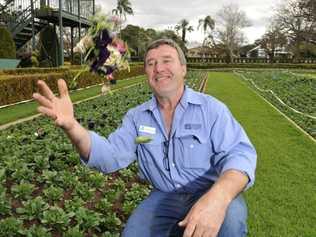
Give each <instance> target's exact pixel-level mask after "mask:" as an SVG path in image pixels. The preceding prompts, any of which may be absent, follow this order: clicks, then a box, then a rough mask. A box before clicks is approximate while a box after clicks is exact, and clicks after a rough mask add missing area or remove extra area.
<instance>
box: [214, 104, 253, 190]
mask: <svg viewBox="0 0 316 237" xmlns="http://www.w3.org/2000/svg"><path fill="white" fill-rule="evenodd" d="M211 140H212V145H213V149H214V151H215V155H214V156H213V158H212V165H213V167H215V169H216V171H217V172H218V173H219V174H222V173H224V172H225V171H227V170H230V169H234V170H238V171H240V172H243V173H245V174H246V175H247V176H248V178H249V182H248V184H247V186H246V187H245V190H246V189H248V188H249V187H251V186H252V185H253V184H254V181H255V170H256V163H257V154H256V150H255V148H254V146H253V145H252V143H251V142H250V140H249V138H248V136H247V135H246V133H245V131H244V129H243V128H242V127H241V125H240V124H239V123H238V122H237V121H236V120H235V119H234V117H233V116H232V114H231V113H230V111H229V110H228V109H227V107H226V106H223V108H222V109H221V110H220V111H219V113H218V116H217V119H216V121H215V123H214V126H213V128H212V132H211Z"/></svg>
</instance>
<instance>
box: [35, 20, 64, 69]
mask: <svg viewBox="0 0 316 237" xmlns="http://www.w3.org/2000/svg"><path fill="white" fill-rule="evenodd" d="M39 44H40V53H39V61H40V62H41V63H40V65H41V66H42V65H43V63H42V61H46V60H48V61H50V63H51V65H52V66H53V67H57V66H59V42H58V37H57V34H56V32H55V30H54V27H53V26H50V25H49V26H47V27H46V28H45V29H44V30H43V31H41V33H40V40H39ZM44 66H47V64H46V63H45V64H44Z"/></svg>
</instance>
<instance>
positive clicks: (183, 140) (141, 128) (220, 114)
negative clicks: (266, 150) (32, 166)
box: [86, 87, 257, 193]
mask: <svg viewBox="0 0 316 237" xmlns="http://www.w3.org/2000/svg"><path fill="white" fill-rule="evenodd" d="M137 136H149V137H151V138H152V140H151V141H150V142H149V143H144V144H136V143H135V138H136V137H137ZM90 137H91V152H90V155H89V160H88V162H87V163H86V165H87V166H89V167H92V168H95V169H97V170H99V171H101V172H103V173H111V172H114V171H116V170H118V169H121V168H125V167H127V166H128V165H129V164H131V163H132V162H133V161H135V160H137V162H138V165H139V169H140V176H141V177H142V178H145V179H146V180H148V181H149V182H150V183H151V185H152V186H153V187H154V188H156V189H158V190H161V191H165V192H188V193H194V192H197V191H202V190H207V189H209V188H210V187H211V185H212V183H213V182H215V181H216V180H217V179H218V177H219V176H220V175H221V174H222V173H223V172H225V171H226V170H229V169H234V170H238V171H241V172H243V173H245V174H246V175H247V176H248V178H249V183H248V184H247V187H246V188H248V187H250V186H251V185H252V184H253V183H254V179H255V168H256V159H257V155H256V151H255V149H254V147H253V145H252V144H251V142H250V141H249V139H248V137H247V135H246V133H245V131H244V130H243V128H242V127H241V126H240V124H239V123H238V122H237V121H236V120H235V119H234V118H233V116H232V114H231V113H230V112H229V110H228V109H227V107H226V106H225V105H224V104H223V103H222V102H220V101H218V100H217V99H215V98H213V97H212V96H209V95H206V94H202V93H199V92H195V91H193V90H192V89H190V88H188V87H185V90H184V93H183V95H182V97H181V99H180V102H179V103H178V105H177V107H176V110H175V113H174V118H173V122H172V128H171V130H170V134H169V136H168V135H167V134H166V130H165V126H164V121H163V117H162V114H161V112H160V109H159V106H158V103H157V100H156V98H155V96H153V97H152V98H151V100H149V101H147V102H145V103H143V104H142V105H139V106H137V107H135V108H133V109H131V110H129V111H128V112H127V114H126V115H125V117H124V118H123V121H122V124H121V126H120V127H119V128H118V129H117V130H116V131H114V132H113V133H112V134H110V135H109V137H108V138H107V139H106V138H104V137H101V136H99V135H97V134H96V133H94V132H91V131H90Z"/></svg>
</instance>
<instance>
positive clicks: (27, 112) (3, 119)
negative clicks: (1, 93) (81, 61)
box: [0, 76, 145, 125]
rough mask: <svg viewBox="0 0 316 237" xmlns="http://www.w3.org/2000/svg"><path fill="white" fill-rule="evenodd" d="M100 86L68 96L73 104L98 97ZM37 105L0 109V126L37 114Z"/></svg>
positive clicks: (136, 80)
mask: <svg viewBox="0 0 316 237" xmlns="http://www.w3.org/2000/svg"><path fill="white" fill-rule="evenodd" d="M144 80H145V76H138V77H136V78H133V79H129V80H118V81H117V84H116V85H113V86H111V89H112V90H115V89H118V88H121V87H124V86H128V85H132V84H135V83H139V82H142V81H144ZM100 92H101V86H94V87H90V88H88V89H84V90H79V91H74V92H72V93H71V94H70V97H71V100H72V101H73V102H78V101H81V100H84V99H88V98H91V97H93V96H96V95H100ZM36 108H37V103H36V102H35V101H31V102H27V103H23V104H17V105H13V106H9V107H5V108H2V109H0V125H4V124H6V123H10V122H13V121H15V120H17V119H21V118H25V117H28V116H32V115H35V114H37V110H36Z"/></svg>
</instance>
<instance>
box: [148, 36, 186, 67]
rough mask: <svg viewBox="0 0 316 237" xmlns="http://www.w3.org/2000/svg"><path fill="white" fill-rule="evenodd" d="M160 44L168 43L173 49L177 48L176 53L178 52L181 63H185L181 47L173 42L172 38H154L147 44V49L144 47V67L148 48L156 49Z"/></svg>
mask: <svg viewBox="0 0 316 237" xmlns="http://www.w3.org/2000/svg"><path fill="white" fill-rule="evenodd" d="M161 45H169V46H171V47H172V48H174V49H175V50H177V53H178V56H179V60H180V63H181V65H186V64H187V60H186V58H185V56H184V53H183V51H182V49H181V48H180V46H179V45H178V44H177V43H176V42H174V41H173V40H172V39H158V40H155V41H153V42H151V43H150V44H149V45H148V46H147V49H146V51H145V54H144V65H145V67H146V57H147V54H148V52H149V50H151V49H156V48H158V47H159V46H161Z"/></svg>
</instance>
